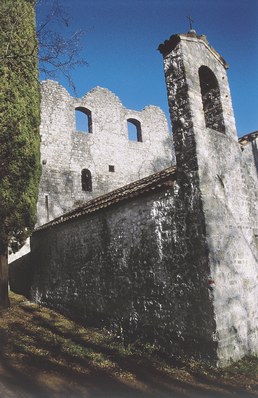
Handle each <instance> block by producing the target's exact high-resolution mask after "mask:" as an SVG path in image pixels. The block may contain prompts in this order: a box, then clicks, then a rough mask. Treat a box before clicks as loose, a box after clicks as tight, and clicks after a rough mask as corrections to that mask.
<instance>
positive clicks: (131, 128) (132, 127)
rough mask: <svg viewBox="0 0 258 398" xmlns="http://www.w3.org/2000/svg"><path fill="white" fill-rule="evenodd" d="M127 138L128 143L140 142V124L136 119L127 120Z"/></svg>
mask: <svg viewBox="0 0 258 398" xmlns="http://www.w3.org/2000/svg"><path fill="white" fill-rule="evenodd" d="M127 128H128V138H129V140H130V141H138V142H142V129H141V123H140V122H139V121H138V120H136V119H128V120H127Z"/></svg>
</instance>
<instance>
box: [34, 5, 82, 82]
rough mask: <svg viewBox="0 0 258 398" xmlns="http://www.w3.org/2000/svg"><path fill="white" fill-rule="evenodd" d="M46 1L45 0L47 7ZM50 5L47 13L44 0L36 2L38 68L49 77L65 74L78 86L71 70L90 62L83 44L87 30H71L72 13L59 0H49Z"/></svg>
mask: <svg viewBox="0 0 258 398" xmlns="http://www.w3.org/2000/svg"><path fill="white" fill-rule="evenodd" d="M46 5H47V3H46V0H45V1H44V9H46V8H47V7H46ZM48 5H49V7H48V11H47V12H45V15H44V14H43V0H39V1H38V2H37V5H36V15H37V28H36V32H37V38H38V59H39V70H40V72H41V75H43V76H45V77H47V78H49V77H50V78H55V77H56V76H57V75H58V74H62V75H63V76H64V77H65V78H66V79H67V81H68V83H69V85H70V86H71V87H72V88H73V89H74V90H75V87H74V84H73V80H72V77H71V72H72V70H73V69H74V68H76V67H77V66H81V65H87V62H86V60H85V59H83V58H82V57H81V46H80V43H81V40H82V38H83V37H84V36H85V31H84V30H77V31H71V25H72V24H71V22H70V17H69V14H68V13H67V11H66V9H65V8H63V7H62V6H60V3H59V1H58V0H50V1H48Z"/></svg>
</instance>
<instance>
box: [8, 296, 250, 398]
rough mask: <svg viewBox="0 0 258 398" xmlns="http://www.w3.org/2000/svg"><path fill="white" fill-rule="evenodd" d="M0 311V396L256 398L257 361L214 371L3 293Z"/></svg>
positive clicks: (13, 397)
mask: <svg viewBox="0 0 258 398" xmlns="http://www.w3.org/2000/svg"><path fill="white" fill-rule="evenodd" d="M11 303H12V305H11V308H10V309H8V310H5V311H2V312H1V313H0V351H1V355H0V397H1V398H17V397H20V398H29V397H33V398H34V397H35V398H38V397H42V398H49V397H51V398H52V397H53V398H54V397H62V398H63V397H67V398H79V397H103V398H104V397H105V398H108V397H112V398H114V397H119V398H124V397H133V398H137V397H139V398H140V397H150V398H156V397H157V398H160V397H164V398H165V397H178V398H180V397H230V396H234V397H258V381H257V375H258V359H257V358H256V359H255V358H247V359H245V360H243V361H240V362H238V363H236V364H234V365H232V366H231V367H229V368H226V369H223V371H222V370H218V369H215V368H212V367H208V366H207V365H204V364H201V363H198V362H195V361H184V360H182V359H179V358H170V359H169V360H168V359H164V358H163V359H162V358H161V357H160V356H158V354H157V353H155V352H154V350H153V348H152V347H141V348H139V347H138V348H136V347H129V348H127V349H125V348H124V347H123V344H122V343H121V342H120V341H119V340H118V339H117V338H116V337H115V336H113V335H112V334H110V333H108V331H105V330H102V331H100V330H95V329H91V328H83V327H81V326H79V325H77V324H76V323H74V322H72V321H70V320H68V319H67V318H65V317H64V316H62V315H60V314H58V313H56V312H54V311H50V310H48V309H45V308H41V307H39V306H37V305H35V304H32V303H30V302H28V301H27V300H26V299H25V298H24V297H22V296H18V295H14V294H11Z"/></svg>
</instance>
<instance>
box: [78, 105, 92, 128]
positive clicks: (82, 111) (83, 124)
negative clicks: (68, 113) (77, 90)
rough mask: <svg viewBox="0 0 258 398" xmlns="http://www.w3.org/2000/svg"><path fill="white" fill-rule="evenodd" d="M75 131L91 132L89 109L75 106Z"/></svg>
mask: <svg viewBox="0 0 258 398" xmlns="http://www.w3.org/2000/svg"><path fill="white" fill-rule="evenodd" d="M75 118H76V131H81V132H83V133H92V118H91V111H90V110H89V109H86V108H83V107H78V108H75Z"/></svg>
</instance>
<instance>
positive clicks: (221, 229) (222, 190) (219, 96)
mask: <svg viewBox="0 0 258 398" xmlns="http://www.w3.org/2000/svg"><path fill="white" fill-rule="evenodd" d="M159 51H160V52H161V53H162V55H163V58H164V71H165V79H166V85H167V94H168V104H169V111H170V116H171V121H172V126H173V140H174V146H175V152H176V160H177V176H178V180H177V183H178V186H179V192H181V200H182V202H183V203H184V209H185V213H186V216H185V219H186V226H188V229H189V228H191V226H189V225H188V224H189V222H188V221H187V220H194V222H193V221H191V223H190V224H191V225H192V223H194V224H195V225H198V224H199V225H201V226H202V228H199V232H198V236H195V237H194V238H195V242H200V241H201V240H203V247H205V252H206V254H205V259H202V261H203V263H205V264H206V266H207V270H208V272H209V275H210V279H209V280H210V281H212V283H211V284H210V285H209V287H207V289H209V292H210V293H209V297H210V303H211V304H212V308H213V312H214V321H215V324H216V326H215V332H214V336H215V337H214V338H215V339H216V341H217V355H218V358H219V360H220V362H221V363H226V362H227V361H228V360H229V359H231V358H232V359H233V360H237V359H239V358H241V357H243V356H244V355H250V354H257V353H258V352H257V347H258V316H257V297H258V283H257V282H258V265H257V264H258V252H257V245H256V238H255V236H256V235H255V234H257V218H256V215H255V214H257V213H255V212H256V210H254V205H253V201H252V199H251V198H252V197H253V198H254V197H255V195H256V194H257V186H258V183H257V185H256V188H254V183H253V181H252V180H251V179H250V178H249V174H248V173H249V172H250V171H249V169H248V165H247V164H246V163H245V159H244V156H243V152H242V151H241V148H240V145H239V143H238V139H237V134H236V126H235V118H234V113H233V108H232V103H231V95H230V90H229V84H228V79H227V74H226V70H227V68H228V65H227V63H226V62H225V60H224V59H223V58H222V57H221V56H220V55H219V54H218V52H217V51H216V50H214V48H212V47H211V46H210V45H209V43H208V41H207V39H206V37H205V36H204V35H200V36H199V35H197V34H196V32H195V31H194V30H190V32H188V33H186V34H176V35H173V36H171V37H170V39H169V40H166V41H165V42H164V43H163V44H161V45H160V46H159ZM255 178H256V180H257V176H256V177H255ZM255 192H256V193H255ZM197 213H198V217H194V216H195V215H196V214H197ZM187 223H188V224H187ZM186 230H187V229H186ZM191 230H193V228H192V229H191ZM200 231H201V232H200ZM190 241H192V242H193V239H192V237H190ZM192 246H193V252H192V253H193V254H192V256H193V257H192V258H193V260H192V261H193V262H194V261H195V264H200V262H201V257H200V256H199V257H198V252H197V251H196V250H194V245H192ZM197 268H198V267H197ZM197 268H196V269H197ZM199 269H200V267H199Z"/></svg>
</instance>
